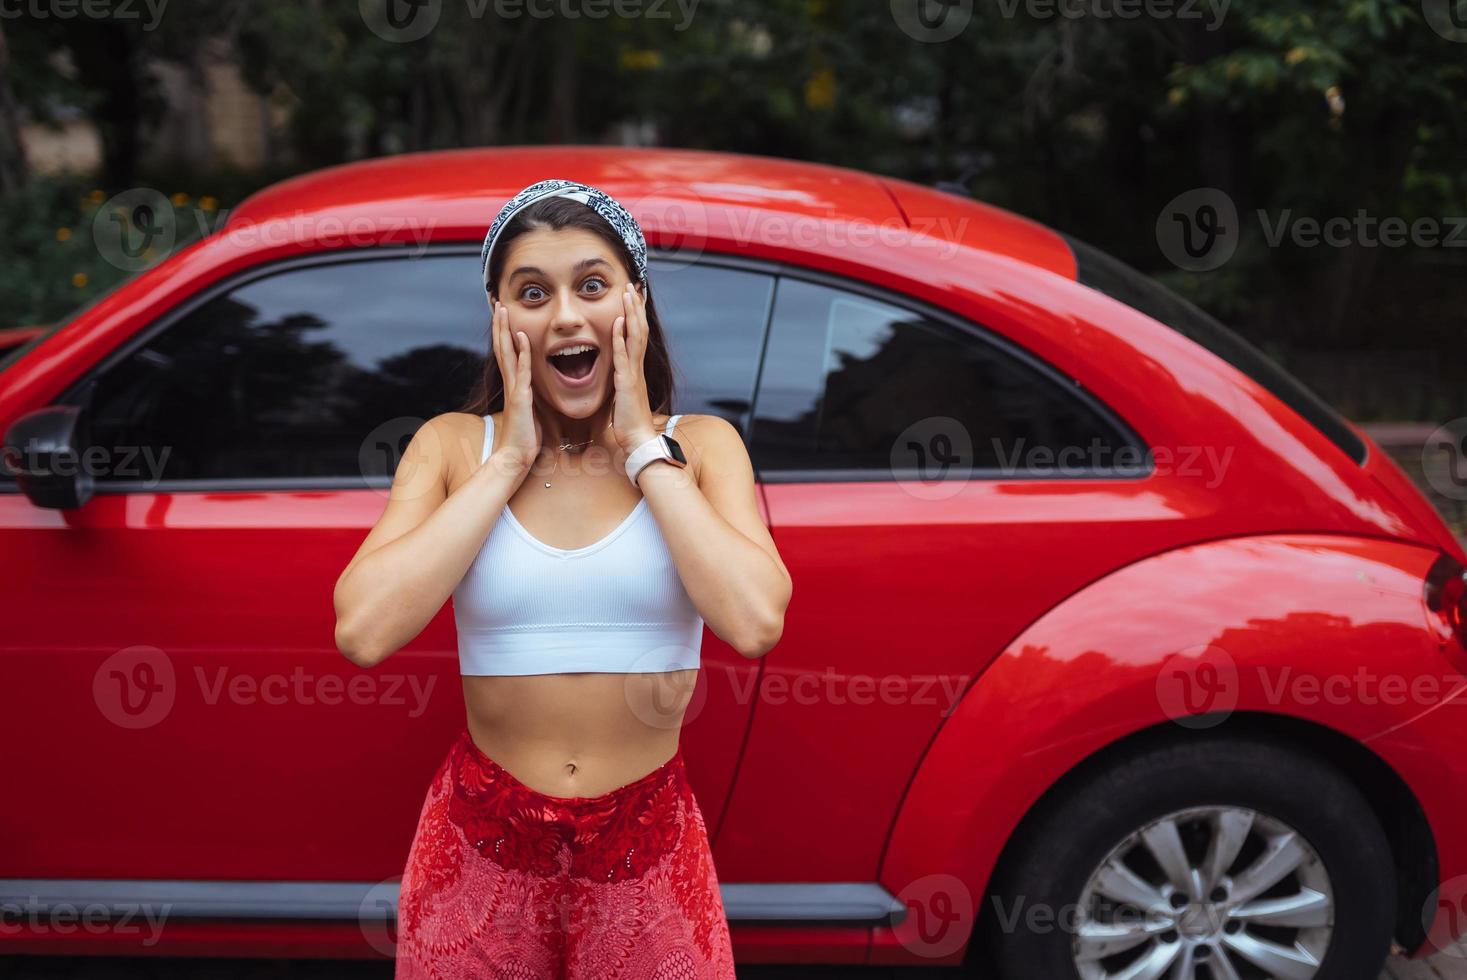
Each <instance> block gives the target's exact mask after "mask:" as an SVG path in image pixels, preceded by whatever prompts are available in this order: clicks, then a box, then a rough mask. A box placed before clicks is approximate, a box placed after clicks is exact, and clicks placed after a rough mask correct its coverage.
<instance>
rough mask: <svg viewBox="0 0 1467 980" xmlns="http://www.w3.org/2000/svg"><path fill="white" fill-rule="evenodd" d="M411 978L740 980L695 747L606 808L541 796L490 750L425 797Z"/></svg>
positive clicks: (464, 737) (400, 954) (457, 760)
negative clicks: (697, 781) (689, 762)
mask: <svg viewBox="0 0 1467 980" xmlns="http://www.w3.org/2000/svg"><path fill="white" fill-rule="evenodd" d="M395 975H396V977H397V980H408V978H419V977H432V978H435V980H458V978H470V977H472V978H475V980H478V978H503V980H542V978H543V980H548V978H552V977H571V978H596V980H620V978H626V980H703V978H710V980H724V978H730V977H733V976H734V965H733V948H732V946H731V945H730V942H729V932H728V920H727V919H726V918H725V917H724V911H723V900H722V898H721V897H720V895H719V891H718V879H717V877H716V875H715V873H714V868H713V854H712V851H711V849H710V847H709V845H708V834H707V830H706V829H705V826H704V823H703V814H702V812H701V811H700V810H699V809H698V803H697V801H696V800H695V799H694V798H693V791H692V787H691V786H690V785H689V783H688V780H687V775H686V773H685V771H684V767H683V755H682V747H681V746H679V747H678V750H677V752H676V753H675V754H674V755H673V757H672V758H671V759H669V760H668V761H667V762H665V763H663V764H662V765H661V766H659V767H658V768H656V769H654V770H653V771H652V772H650V773H648V774H647V775H645V776H643V777H641V778H639V779H636V780H634V781H632V782H630V783H627V784H626V785H624V786H621V787H618V788H617V789H614V790H612V791H611V792H609V793H606V794H603V795H601V796H588V797H560V796H546V795H545V794H543V793H539V792H536V791H535V790H533V789H531V788H530V787H528V786H526V785H525V784H524V783H521V782H520V781H519V780H517V779H515V777H513V776H511V775H510V774H509V772H508V770H506V769H504V768H503V767H502V766H500V765H499V764H498V763H496V762H495V761H494V760H493V759H491V758H489V756H487V755H485V754H484V752H483V751H482V750H481V749H480V748H479V747H478V746H477V745H475V744H474V742H473V740H472V739H471V738H470V737H469V733H468V730H467V729H465V730H464V732H463V733H462V734H461V735H460V736H459V738H458V739H457V741H455V742H454V744H453V746H452V747H451V748H450V749H449V752H448V756H447V758H445V759H444V760H443V762H442V764H441V765H440V766H439V767H438V772H437V773H436V774H435V775H434V777H433V782H432V785H431V786H430V787H429V789H428V795H427V798H426V799H425V800H424V801H423V809H422V813H421V814H420V816H419V817H418V829H417V832H416V834H415V835H414V837H413V843H412V848H411V850H410V851H409V854H408V862H407V868H406V870H405V871H404V873H403V878H402V885H401V890H400V893H399V900H398V912H397V968H396V974H395Z"/></svg>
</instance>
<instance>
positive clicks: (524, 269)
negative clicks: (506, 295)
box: [505, 256, 611, 282]
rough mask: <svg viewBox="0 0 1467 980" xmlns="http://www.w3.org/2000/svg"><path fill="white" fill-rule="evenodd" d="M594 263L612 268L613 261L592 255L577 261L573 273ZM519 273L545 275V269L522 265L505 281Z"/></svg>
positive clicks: (512, 279) (576, 273) (512, 278)
mask: <svg viewBox="0 0 1467 980" xmlns="http://www.w3.org/2000/svg"><path fill="white" fill-rule="evenodd" d="M594 265H604V266H606V267H607V268H608V269H609V268H611V263H610V262H608V261H606V260H605V259H603V258H601V257H599V256H592V257H591V258H589V259H581V261H579V262H577V263H576V264H575V266H574V268H572V269H571V275H579V274H580V273H581V272H582V271H583V270H585V269H589V268H591V267H592V266H594ZM519 275H532V276H543V275H545V270H543V269H538V268H536V267H535V266H533V265H522V266H520V267H519V268H518V269H516V270H514V271H513V272H511V273H510V274H509V278H508V279H507V280H505V281H506V282H513V281H514V278H515V276H519Z"/></svg>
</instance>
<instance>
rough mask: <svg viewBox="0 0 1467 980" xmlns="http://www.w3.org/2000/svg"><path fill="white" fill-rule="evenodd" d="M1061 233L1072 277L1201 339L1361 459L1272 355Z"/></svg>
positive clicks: (1341, 429)
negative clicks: (1067, 248) (1068, 252)
mask: <svg viewBox="0 0 1467 980" xmlns="http://www.w3.org/2000/svg"><path fill="white" fill-rule="evenodd" d="M1063 237H1064V239H1065V241H1066V242H1068V243H1069V246H1070V250H1071V251H1072V252H1074V254H1075V265H1076V270H1077V274H1076V278H1077V279H1078V280H1079V281H1080V283H1082V284H1083V285H1086V286H1089V287H1090V288H1091V289H1094V290H1096V291H1097V292H1100V293H1104V294H1105V295H1107V296H1109V297H1110V298H1111V299H1114V300H1119V301H1120V302H1122V303H1125V304H1126V305H1127V306H1129V307H1131V308H1132V309H1135V310H1139V311H1140V312H1142V313H1145V314H1146V315H1147V316H1149V317H1151V318H1152V319H1153V320H1155V321H1157V322H1158V323H1161V324H1164V325H1166V326H1168V327H1171V328H1172V329H1173V330H1175V331H1177V332H1178V333H1180V334H1181V335H1182V336H1184V337H1186V338H1187V339H1189V340H1192V341H1195V342H1196V343H1198V344H1201V345H1202V346H1203V347H1205V348H1207V349H1208V350H1210V351H1212V353H1214V354H1216V355H1217V356H1218V357H1221V358H1222V359H1223V360H1225V361H1227V362H1228V363H1229V364H1231V365H1232V366H1233V367H1235V368H1237V369H1238V370H1239V371H1242V372H1243V373H1244V374H1246V375H1247V376H1248V377H1250V378H1252V379H1253V380H1254V381H1256V382H1258V384H1260V385H1262V386H1263V387H1264V388H1267V389H1268V390H1269V391H1271V392H1273V394H1274V395H1275V396H1276V397H1277V398H1278V399H1279V400H1280V401H1282V402H1283V403H1284V404H1285V405H1288V406H1289V407H1290V408H1292V409H1293V410H1294V411H1295V412H1298V413H1299V414H1300V415H1301V416H1303V417H1304V418H1305V419H1306V420H1307V421H1308V422H1309V423H1310V424H1311V425H1313V426H1314V427H1315V428H1316V429H1318V430H1319V431H1320V432H1321V433H1323V434H1324V436H1325V437H1326V438H1327V439H1329V440H1330V441H1331V442H1333V443H1334V444H1335V445H1336V446H1339V447H1340V449H1342V450H1344V452H1345V453H1346V455H1348V456H1349V457H1350V458H1351V459H1353V460H1354V461H1355V462H1357V463H1364V462H1365V454H1366V450H1365V443H1364V442H1363V441H1362V440H1361V439H1360V437H1359V436H1357V435H1356V434H1355V433H1354V432H1353V431H1352V430H1351V429H1350V425H1349V423H1348V422H1346V421H1345V419H1344V418H1343V417H1342V416H1341V415H1340V414H1339V413H1338V412H1336V411H1335V410H1334V409H1333V408H1331V407H1330V405H1329V403H1328V402H1326V401H1325V400H1324V399H1322V398H1320V397H1319V396H1318V395H1317V394H1315V393H1314V392H1313V391H1312V390H1311V389H1309V388H1308V387H1306V386H1305V385H1304V383H1303V382H1302V381H1300V380H1299V379H1298V378H1296V377H1294V376H1293V375H1292V374H1289V373H1288V372H1287V371H1285V370H1284V369H1283V368H1282V367H1280V366H1279V364H1278V362H1277V361H1275V360H1273V359H1272V358H1270V357H1269V356H1268V355H1267V354H1265V353H1264V352H1263V351H1261V350H1259V349H1258V348H1257V347H1254V346H1253V345H1252V344H1250V343H1248V341H1246V340H1244V339H1243V338H1242V337H1241V336H1239V335H1238V334H1236V333H1234V332H1233V331H1232V330H1229V329H1228V328H1227V327H1225V326H1223V324H1221V323H1220V322H1218V321H1217V320H1215V319H1214V318H1213V317H1211V316H1209V315H1208V314H1207V313H1205V312H1204V311H1203V310H1202V309H1200V308H1199V307H1197V306H1195V305H1194V304H1192V303H1189V302H1188V301H1187V300H1185V299H1183V298H1182V297H1180V296H1178V295H1177V294H1176V293H1174V292H1172V291H1171V290H1169V289H1167V288H1166V287H1165V286H1163V285H1162V284H1161V283H1159V282H1157V281H1156V280H1155V279H1152V278H1151V277H1150V276H1146V275H1142V274H1141V273H1140V272H1137V271H1136V270H1135V269H1133V268H1131V267H1130V266H1128V265H1126V264H1125V263H1123V262H1121V261H1120V260H1119V259H1117V258H1115V257H1114V256H1111V255H1108V254H1106V253H1105V252H1102V251H1100V249H1098V248H1095V247H1094V246H1093V245H1087V244H1086V243H1084V242H1082V241H1080V240H1079V239H1077V238H1072V237H1070V236H1069V235H1065V236H1063Z"/></svg>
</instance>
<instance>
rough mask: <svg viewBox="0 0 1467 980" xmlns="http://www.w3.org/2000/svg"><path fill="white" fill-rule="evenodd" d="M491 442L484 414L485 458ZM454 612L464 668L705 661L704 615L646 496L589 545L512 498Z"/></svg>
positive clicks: (613, 668) (559, 669)
mask: <svg viewBox="0 0 1467 980" xmlns="http://www.w3.org/2000/svg"><path fill="white" fill-rule="evenodd" d="M679 418H681V416H680V415H674V416H672V418H670V419H669V420H668V423H667V429H666V431H667V433H668V434H671V433H672V430H673V427H674V426H675V425H676V424H677V420H678V419H679ZM493 446H494V419H493V418H492V417H491V416H490V415H485V416H484V452H483V455H482V456H481V458H480V462H481V464H482V463H483V461H485V460H487V459H488V458H489V452H490V449H491V448H492V447H493ZM654 465H655V464H654ZM453 616H454V621H455V623H456V625H457V628H458V661H459V672H460V673H461V674H561V673H570V672H573V671H608V672H613V673H634V672H641V671H664V670H681V669H683V668H686V667H697V666H699V664H700V652H701V650H702V646H703V617H702V616H700V615H698V610H697V607H695V606H694V605H693V602H692V600H691V599H689V598H688V593H687V590H686V589H684V588H683V583H682V579H680V578H679V577H678V573H677V567H676V566H675V565H674V564H673V561H672V555H671V553H669V552H668V550H667V542H666V541H665V540H664V539H663V537H662V531H661V529H660V528H659V527H658V526H657V519H656V518H655V517H653V515H652V513H651V511H650V508H649V507H648V505H647V498H646V497H645V496H644V497H643V498H642V499H641V500H639V501H637V506H636V507H634V508H633V509H632V512H631V513H630V514H628V515H627V516H626V518H625V519H624V520H623V521H622V522H621V523H620V524H618V525H617V526H616V527H615V528H613V529H612V531H611V533H610V534H608V535H606V536H605V537H604V538H602V539H601V540H600V541H597V542H595V543H594V544H588V545H586V546H585V547H583V548H552V547H551V546H550V545H548V544H545V543H544V542H542V541H540V540H539V539H537V538H534V537H532V536H531V535H530V532H528V531H526V530H525V528H524V526H523V525H522V524H520V522H519V521H518V520H517V519H516V518H515V516H514V512H513V511H511V510H510V509H509V507H508V506H506V507H505V508H504V510H503V512H501V513H500V515H499V520H498V521H497V522H496V523H495V524H494V527H493V528H491V529H490V531H489V536H488V537H487V538H486V539H485V541H484V545H483V547H481V548H480V549H479V553H478V554H477V555H476V556H474V562H473V564H472V565H470V566H469V570H468V572H466V573H465V574H464V577H463V579H462V580H461V581H460V582H459V584H458V586H457V587H455V588H454V590H453Z"/></svg>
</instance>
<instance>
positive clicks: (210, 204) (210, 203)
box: [199, 195, 219, 211]
mask: <svg viewBox="0 0 1467 980" xmlns="http://www.w3.org/2000/svg"><path fill="white" fill-rule="evenodd" d="M199 207H201V208H203V209H204V210H205V211H215V210H218V208H219V202H218V201H216V200H214V198H212V197H209V196H207V195H206V196H204V197H201V198H199Z"/></svg>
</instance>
